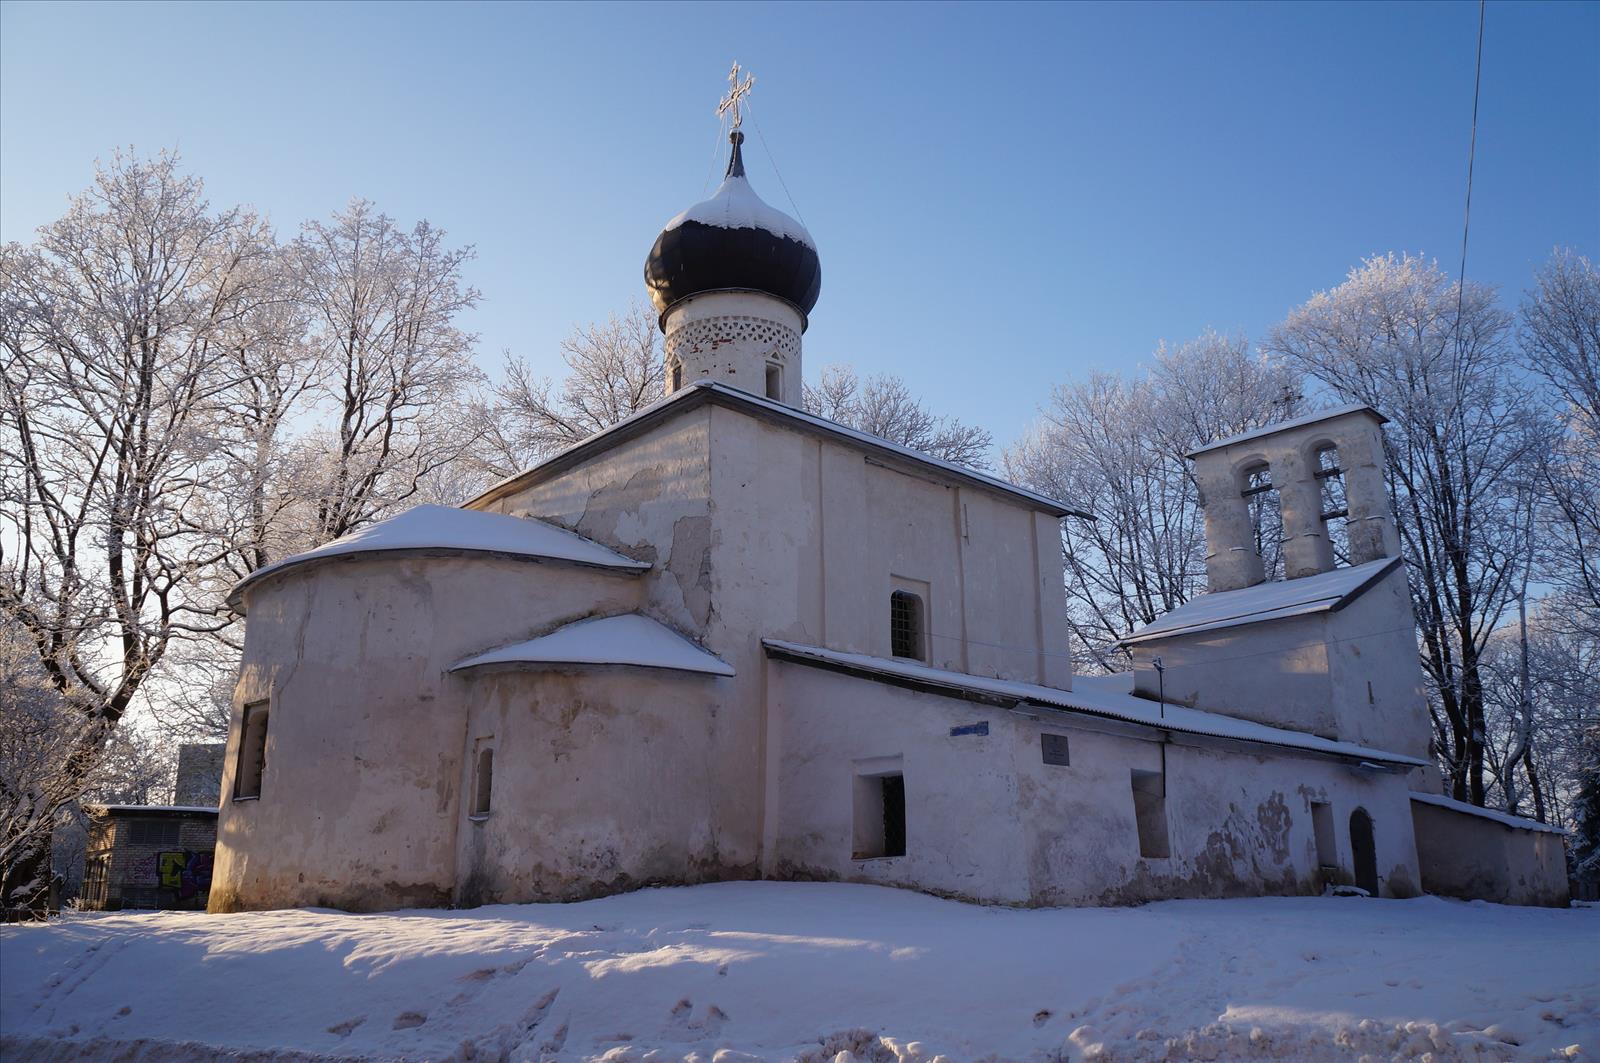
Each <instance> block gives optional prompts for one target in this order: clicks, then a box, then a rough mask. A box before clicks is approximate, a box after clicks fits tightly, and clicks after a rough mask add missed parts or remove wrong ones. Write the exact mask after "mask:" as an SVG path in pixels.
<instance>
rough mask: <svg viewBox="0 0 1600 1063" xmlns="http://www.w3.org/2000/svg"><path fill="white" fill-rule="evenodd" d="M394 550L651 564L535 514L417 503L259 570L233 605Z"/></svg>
mask: <svg viewBox="0 0 1600 1063" xmlns="http://www.w3.org/2000/svg"><path fill="white" fill-rule="evenodd" d="M393 550H407V551H443V552H450V553H460V552H468V553H486V554H501V555H506V556H511V557H530V558H550V559H554V560H558V561H570V562H573V563H574V564H580V565H591V566H594V567H596V568H610V569H620V570H624V571H629V572H642V571H644V570H645V569H648V568H649V567H650V565H649V564H648V563H646V562H644V561H635V560H634V559H633V558H631V557H624V556H623V555H622V554H619V553H617V552H616V551H615V550H609V549H607V548H606V547H604V546H601V545H600V544H599V543H596V542H592V541H591V540H589V539H585V538H584V537H583V536H581V535H578V534H576V533H574V532H569V531H567V530H566V529H565V528H558V527H556V526H555V525H553V524H546V523H545V522H544V521H542V520H534V519H533V518H531V517H507V516H504V515H503V514H500V513H484V512H481V511H479V510H474V509H456V508H455V507H454V506H431V505H429V506H416V507H413V508H412V509H408V510H406V511H405V512H404V513H402V514H400V515H399V516H397V517H391V518H389V519H388V520H381V521H379V522H378V523H376V524H371V525H368V526H367V527H365V528H362V529H360V530H359V531H353V532H351V533H350V534H349V535H345V536H342V537H340V538H338V539H335V540H333V541H332V542H330V543H325V544H323V545H322V546H319V547H317V548H316V549H315V550H307V551H306V552H305V553H303V554H295V555H294V556H292V557H286V558H284V559H283V560H281V561H277V562H274V563H273V564H270V565H266V566H263V567H262V568H258V569H256V570H255V571H254V572H252V573H250V575H248V576H246V577H245V578H244V579H242V580H240V581H239V583H238V584H237V585H235V586H234V588H233V590H232V591H230V592H228V605H229V606H230V607H232V608H234V609H237V610H240V611H242V610H243V597H242V595H243V592H244V590H245V588H247V587H250V586H252V585H254V584H255V583H257V582H259V581H260V580H262V579H264V578H266V577H267V576H270V575H275V574H276V573H279V572H282V571H284V570H285V569H289V568H294V567H297V566H299V565H304V564H308V563H311V562H314V561H325V560H328V559H331V558H336V557H353V556H357V555H362V554H372V553H381V552H385V551H393Z"/></svg>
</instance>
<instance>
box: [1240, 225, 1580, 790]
mask: <svg viewBox="0 0 1600 1063" xmlns="http://www.w3.org/2000/svg"><path fill="white" fill-rule="evenodd" d="M1511 338H1512V321H1511V317H1510V315H1508V314H1507V313H1506V312H1505V311H1504V310H1502V309H1501V308H1500V307H1499V306H1497V305H1496V302H1495V295H1494V292H1493V291H1492V290H1491V289H1489V288H1486V287H1484V286H1482V285H1476V284H1471V283H1469V284H1468V285H1466V287H1465V289H1464V290H1463V289H1458V287H1457V285H1456V284H1455V282H1454V281H1453V280H1452V279H1451V278H1450V277H1448V276H1447V275H1445V274H1444V273H1443V272H1442V271H1441V270H1440V269H1439V268H1438V267H1437V266H1436V265H1435V264H1433V263H1431V262H1427V261H1424V260H1422V259H1420V258H1415V257H1412V256H1409V255H1408V256H1404V257H1399V258H1397V257H1395V256H1393V255H1389V256H1382V257H1374V258H1370V259H1367V260H1366V261H1365V262H1363V263H1362V264H1361V265H1360V266H1359V267H1357V268H1356V269H1354V270H1352V271H1351V273H1350V275H1349V278H1348V279H1347V280H1346V281H1345V283H1343V284H1341V285H1340V286H1338V287H1337V288H1334V289H1332V290H1331V291H1326V292H1322V293H1319V294H1317V295H1315V296H1313V297H1312V298H1311V299H1310V300H1309V301H1307V302H1306V303H1305V304H1304V305H1303V306H1301V307H1300V308H1299V309H1297V310H1295V311H1294V312H1293V313H1291V314H1290V315H1289V317H1288V319H1287V320H1285V321H1284V322H1283V324H1281V325H1279V326H1278V327H1277V328H1275V329H1274V330H1273V332H1272V335H1271V339H1270V341H1269V343H1268V348H1269V349H1270V350H1273V351H1275V352H1276V353H1278V354H1281V355H1282V356H1284V357H1285V358H1286V359H1287V360H1288V361H1289V363H1290V364H1291V365H1292V366H1294V367H1295V368H1296V369H1298V370H1299V371H1301V372H1303V373H1305V374H1307V375H1308V376H1310V377H1313V378H1315V379H1316V380H1317V381H1319V382H1320V383H1321V384H1322V385H1323V386H1324V388H1325V389H1326V390H1327V391H1328V392H1329V393H1330V394H1332V395H1334V396H1337V397H1338V398H1339V399H1340V400H1341V401H1345V402H1363V403H1366V404H1368V405H1370V406H1373V407H1376V408H1377V409H1379V410H1381V411H1383V412H1384V414H1386V415H1387V416H1388V417H1389V424H1388V426H1387V429H1386V433H1385V434H1386V440H1387V449H1388V470H1387V472H1388V485H1389V490H1390V493H1391V499H1392V501H1393V503H1394V507H1395V511H1396V515H1397V517H1398V523H1399V528H1400V538H1401V543H1402V548H1403V551H1404V554H1405V557H1406V560H1407V562H1408V564H1409V566H1410V567H1409V572H1410V582H1411V596H1412V603H1413V606H1414V608H1415V611H1416V615H1417V623H1418V625H1419V630H1420V634H1421V640H1422V667H1423V671H1424V673H1425V675H1426V677H1427V679H1428V680H1429V683H1430V685H1431V687H1432V688H1433V690H1434V695H1435V696H1434V697H1433V698H1432V699H1431V704H1432V708H1433V712H1434V724H1435V731H1436V737H1437V739H1438V742H1437V743H1436V744H1437V745H1438V747H1439V752H1440V755H1441V757H1442V759H1443V762H1444V767H1445V769H1446V774H1447V777H1448V779H1449V781H1450V784H1451V788H1452V792H1453V794H1454V796H1455V797H1456V798H1458V799H1461V800H1470V801H1471V802H1472V803H1473V804H1478V805H1481V804H1483V803H1484V800H1485V785H1486V779H1485V774H1484V772H1485V733H1486V721H1485V715H1484V711H1485V709H1484V696H1483V676H1482V670H1481V664H1480V661H1481V658H1482V655H1483V652H1484V648H1485V644H1486V642H1487V640H1488V638H1489V636H1490V634H1491V632H1493V631H1494V630H1495V628H1496V627H1497V626H1498V625H1499V624H1500V623H1501V622H1502V620H1503V619H1504V618H1505V617H1506V615H1507V609H1508V607H1509V606H1510V605H1511V604H1512V603H1513V602H1514V601H1515V600H1516V596H1517V594H1518V591H1519V588H1520V574H1521V572H1522V571H1523V566H1524V564H1525V558H1526V557H1527V554H1528V542H1527V537H1528V535H1529V534H1530V529H1529V526H1528V519H1527V517H1526V514H1527V512H1528V507H1527V505H1526V495H1527V491H1528V489H1529V485H1530V484H1531V482H1532V480H1533V478H1534V477H1535V475H1536V472H1537V465H1538V458H1539V455H1540V453H1541V451H1542V450H1543V449H1545V448H1546V447H1548V446H1549V445H1551V436H1550V433H1549V431H1548V430H1547V423H1546V422H1545V421H1544V420H1543V419H1541V417H1540V416H1539V411H1538V410H1537V408H1536V406H1535V403H1534V402H1533V399H1532V396H1531V394H1530V391H1529V389H1528V388H1527V387H1525V386H1524V385H1523V383H1522V382H1521V380H1520V379H1519V377H1518V374H1517V373H1516V372H1515V366H1514V362H1513V357H1514V351H1513V348H1512V346H1511V342H1510V341H1511Z"/></svg>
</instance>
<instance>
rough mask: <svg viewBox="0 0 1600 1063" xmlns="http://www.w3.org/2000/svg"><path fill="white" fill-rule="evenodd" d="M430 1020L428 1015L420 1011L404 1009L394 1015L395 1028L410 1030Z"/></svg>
mask: <svg viewBox="0 0 1600 1063" xmlns="http://www.w3.org/2000/svg"><path fill="white" fill-rule="evenodd" d="M427 1021H428V1016H427V1015H426V1014H424V1013H423V1012H420V1011H402V1012H401V1013H400V1014H398V1015H396V1016H395V1017H394V1026H393V1029H396V1030H410V1029H414V1028H415V1027H418V1026H421V1025H422V1024H423V1023H425V1022H427Z"/></svg>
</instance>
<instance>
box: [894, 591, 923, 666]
mask: <svg viewBox="0 0 1600 1063" xmlns="http://www.w3.org/2000/svg"><path fill="white" fill-rule="evenodd" d="M925 642H926V634H925V632H924V631H923V624H922V599H921V598H919V597H918V596H917V595H915V594H912V593H911V592H910V591H895V592H894V593H893V594H891V595H889V643H890V651H891V652H892V653H893V654H894V655H895V656H896V657H908V658H910V659H911V660H914V661H921V660H926V659H927V652H926V651H925V650H924V649H923V646H924V643H925Z"/></svg>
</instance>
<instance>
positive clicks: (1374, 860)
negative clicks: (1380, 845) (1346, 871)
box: [1350, 808, 1378, 897]
mask: <svg viewBox="0 0 1600 1063" xmlns="http://www.w3.org/2000/svg"><path fill="white" fill-rule="evenodd" d="M1350 853H1351V855H1352V856H1353V857H1354V859H1355V865H1356V868H1355V870H1356V885H1357V886H1360V887H1361V888H1362V889H1364V890H1366V891H1367V893H1368V894H1370V895H1371V896H1374V897H1376V896H1377V895H1378V850H1377V846H1376V845H1375V844H1374V843H1373V840H1372V817H1371V816H1369V815H1367V810H1366V809H1364V808H1358V809H1356V810H1355V811H1354V812H1352V813H1350Z"/></svg>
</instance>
